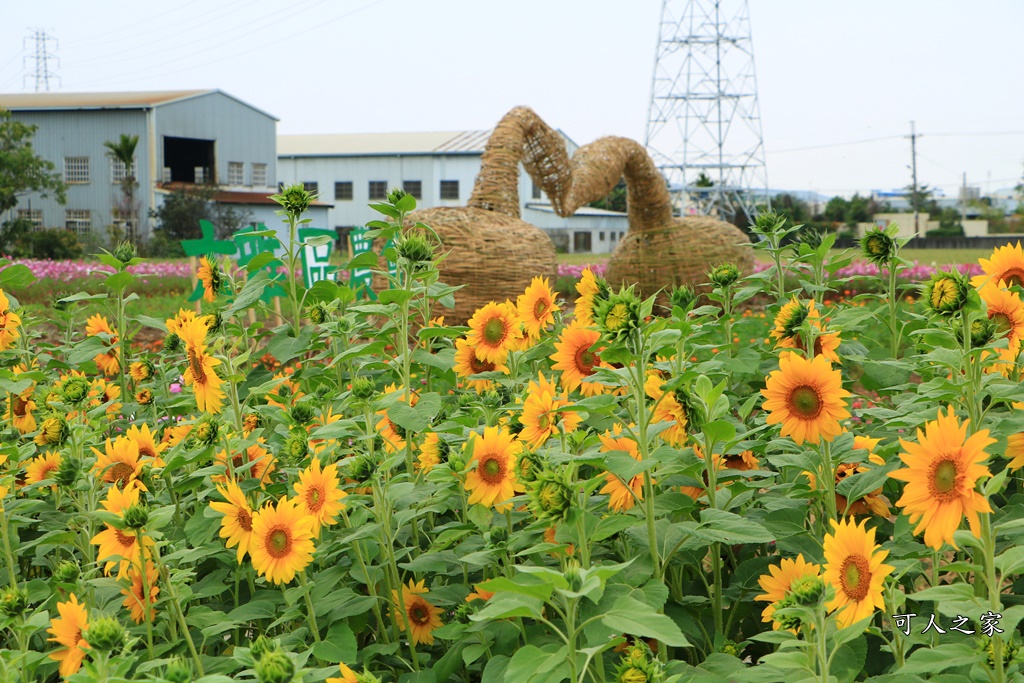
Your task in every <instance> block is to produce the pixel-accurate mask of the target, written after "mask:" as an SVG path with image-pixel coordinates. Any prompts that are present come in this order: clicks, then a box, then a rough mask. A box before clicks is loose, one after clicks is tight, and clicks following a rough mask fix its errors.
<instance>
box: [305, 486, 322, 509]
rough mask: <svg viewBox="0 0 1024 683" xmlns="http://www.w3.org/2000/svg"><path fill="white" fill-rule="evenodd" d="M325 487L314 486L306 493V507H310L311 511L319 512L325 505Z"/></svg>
mask: <svg viewBox="0 0 1024 683" xmlns="http://www.w3.org/2000/svg"><path fill="white" fill-rule="evenodd" d="M323 504H324V500H323V489H321V488H320V487H319V486H314V487H312V488H310V489H309V492H308V493H306V507H307V508H309V510H310V512H317V511H319V510H320V508H321V507H323Z"/></svg>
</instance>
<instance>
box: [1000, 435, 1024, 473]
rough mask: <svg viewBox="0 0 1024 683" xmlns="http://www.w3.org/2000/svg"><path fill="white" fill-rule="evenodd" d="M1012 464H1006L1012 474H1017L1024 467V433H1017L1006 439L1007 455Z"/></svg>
mask: <svg viewBox="0 0 1024 683" xmlns="http://www.w3.org/2000/svg"><path fill="white" fill-rule="evenodd" d="M1004 455H1005V456H1006V457H1007V458H1010V462H1008V463H1007V464H1006V466H1007V467H1009V468H1010V471H1011V472H1016V471H1017V470H1019V469H1020V468H1021V467H1024V432H1017V433H1016V434H1011V435H1010V436H1008V437H1006V453H1005V454H1004Z"/></svg>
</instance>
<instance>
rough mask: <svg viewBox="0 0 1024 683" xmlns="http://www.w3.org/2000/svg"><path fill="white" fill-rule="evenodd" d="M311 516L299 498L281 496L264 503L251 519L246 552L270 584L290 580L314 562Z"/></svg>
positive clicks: (257, 570) (259, 572)
mask: <svg viewBox="0 0 1024 683" xmlns="http://www.w3.org/2000/svg"><path fill="white" fill-rule="evenodd" d="M314 550H315V547H314V545H313V518H312V517H310V516H309V515H307V514H305V513H304V512H303V511H302V509H301V508H300V507H299V501H297V500H295V499H291V500H289V499H287V498H284V497H282V498H281V500H279V501H278V503H277V505H276V506H274V505H271V504H270V503H267V504H266V505H264V506H263V507H262V508H261V509H260V510H259V512H257V513H256V514H255V515H253V518H252V542H251V544H250V546H249V555H250V556H251V557H252V566H253V569H255V570H256V572H257V573H258V574H259V575H260V576H264V575H265V576H266V577H267V581H270V582H271V583H275V584H279V583H289V582H291V580H292V579H294V578H295V573H296V572H300V571H303V570H304V569H305V568H306V567H307V566H308V565H309V563H310V562H312V561H313V551H314Z"/></svg>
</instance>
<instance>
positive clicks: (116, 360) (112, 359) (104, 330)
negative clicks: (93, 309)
mask: <svg viewBox="0 0 1024 683" xmlns="http://www.w3.org/2000/svg"><path fill="white" fill-rule="evenodd" d="M85 322H86V325H85V333H86V334H87V335H89V336H90V337H95V336H97V335H100V334H106V335H109V337H108V339H107V341H106V343H107V346H108V347H109V349H110V350H109V351H106V352H105V353H100V354H97V355H96V357H95V358H93V360H94V361H96V367H97V368H99V369H100V372H102V373H103V374H104V375H106V376H107V377H112V376H113V375H116V374H117V373H118V372H120V371H121V361H120V358H121V347H120V346H119V345H118V344H119V341H120V340H119V338H118V336H117V330H116V329H115V328H113V327H111V325H110V323H109V322H107V319H106V318H105V317H103V316H102V315H100V314H99V313H97V314H96V315H94V316H92V317H91V318H89V319H88V320H86V321H85Z"/></svg>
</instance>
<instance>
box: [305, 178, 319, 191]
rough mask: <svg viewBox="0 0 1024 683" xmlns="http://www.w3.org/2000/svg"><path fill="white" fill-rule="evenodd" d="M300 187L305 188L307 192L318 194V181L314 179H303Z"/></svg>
mask: <svg viewBox="0 0 1024 683" xmlns="http://www.w3.org/2000/svg"><path fill="white" fill-rule="evenodd" d="M302 189H303V190H305V191H306V192H309V193H310V194H319V193H320V183H318V182H316V181H315V180H303V181H302Z"/></svg>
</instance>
